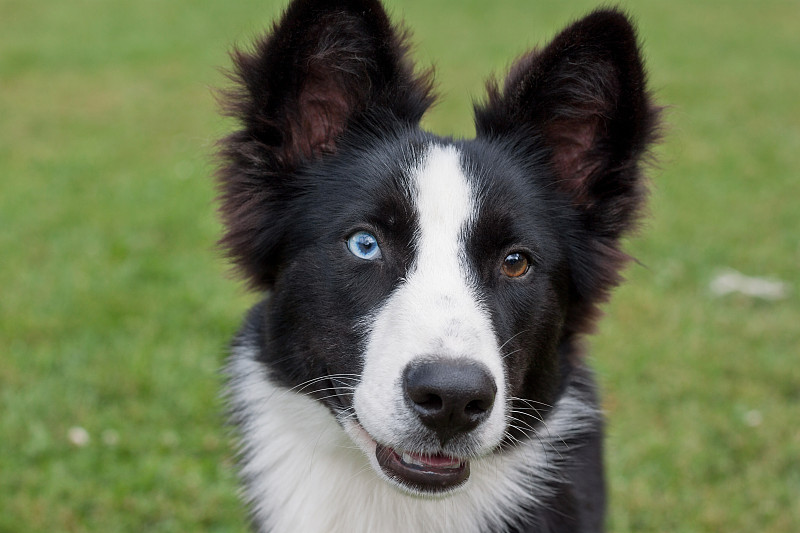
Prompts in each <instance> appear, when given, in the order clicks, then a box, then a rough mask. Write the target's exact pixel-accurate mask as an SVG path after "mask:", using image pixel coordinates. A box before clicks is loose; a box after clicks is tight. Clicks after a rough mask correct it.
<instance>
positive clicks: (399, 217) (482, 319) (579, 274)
mask: <svg viewBox="0 0 800 533" xmlns="http://www.w3.org/2000/svg"><path fill="white" fill-rule="evenodd" d="M334 4H335V3H331V2H313V1H302V0H298V1H295V2H294V3H292V4H291V5H290V6H289V8H288V10H287V12H286V14H285V15H284V18H283V20H282V21H281V22H280V23H279V24H278V25H277V26H276V29H275V31H274V33H273V34H272V35H270V36H269V37H267V38H265V39H264V40H263V41H262V42H261V43H259V45H258V48H257V50H256V51H255V52H254V53H252V54H244V53H238V54H237V56H236V62H237V69H238V71H237V72H238V77H239V79H240V81H241V84H242V85H241V88H240V89H239V91H237V92H234V93H233V94H232V96H231V100H230V102H231V110H232V112H233V113H234V114H235V115H236V116H238V117H239V118H240V120H241V121H242V125H243V128H242V129H241V130H240V131H237V132H236V133H234V134H233V135H231V136H230V137H229V138H228V139H226V141H225V143H224V145H223V146H224V148H223V155H224V156H225V158H226V160H227V165H226V166H225V167H224V168H223V169H222V171H221V185H222V190H223V208H222V213H223V217H224V219H225V221H226V223H227V226H228V233H227V234H226V236H225V238H224V240H223V243H224V244H225V245H226V246H227V247H228V249H229V250H230V252H231V255H232V256H233V258H234V259H235V260H236V261H237V263H238V265H239V266H240V267H241V269H242V271H243V272H244V273H245V274H246V275H247V277H248V278H249V280H250V281H251V283H252V284H253V285H254V286H255V287H258V288H261V289H268V290H270V291H271V292H272V303H271V306H270V313H269V316H268V317H267V322H268V323H267V324H265V326H266V328H267V330H268V340H267V344H268V345H267V346H264V347H263V348H264V353H265V354H267V355H265V358H266V359H268V362H269V369H270V371H271V376H272V378H273V379H275V380H277V381H279V382H280V383H282V384H284V385H286V386H287V387H290V388H291V387H294V388H296V390H297V391H298V392H301V393H306V394H309V395H312V396H313V397H315V398H316V399H317V400H318V401H320V402H323V403H324V404H325V405H327V406H328V407H329V409H330V411H331V413H332V416H335V417H336V418H337V420H338V421H339V423H340V424H341V426H342V427H343V428H344V429H345V430H346V431H347V433H348V434H349V435H350V436H351V437H352V439H353V440H354V441H355V442H356V443H357V444H358V445H359V447H361V448H362V450H364V452H365V453H366V454H367V456H368V457H369V460H370V462H371V464H372V465H373V467H374V469H375V471H376V472H378V473H379V474H380V475H381V476H382V477H384V478H385V479H387V480H389V481H390V482H391V483H395V484H397V485H398V486H400V487H402V488H403V489H405V490H408V491H411V492H413V493H423V494H446V493H448V492H450V491H453V490H456V489H457V488H458V487H461V486H463V485H464V484H465V483H467V482H468V479H469V473H470V470H469V462H470V460H471V459H474V458H476V457H480V456H484V455H487V454H491V453H494V452H495V451H497V450H499V449H502V448H503V447H504V446H513V445H514V443H516V442H519V441H520V440H521V439H529V438H536V437H537V432H538V431H546V429H544V430H543V429H542V428H543V427H545V424H546V419H547V415H548V413H549V411H550V409H551V408H552V406H553V405H554V404H555V403H556V401H557V400H558V396H559V394H560V393H561V392H563V384H564V380H565V379H566V376H567V375H568V374H569V372H570V371H571V368H572V367H573V365H574V364H575V363H576V361H575V360H574V357H575V353H574V341H575V338H576V336H578V335H579V334H581V333H583V332H585V331H586V329H587V328H588V326H589V325H590V322H591V319H592V316H593V314H594V311H595V306H596V304H597V303H599V302H600V301H602V300H603V299H604V298H605V296H606V294H607V291H608V290H609V289H610V288H611V287H612V286H613V285H614V284H615V283H616V282H617V272H618V269H619V268H620V266H621V265H622V263H623V262H624V259H625V256H624V254H622V253H621V252H620V251H619V249H618V247H617V243H618V240H619V238H620V236H621V235H622V234H623V233H624V232H625V231H626V230H627V229H628V228H629V227H630V225H631V223H632V220H633V219H634V216H635V214H636V211H637V209H638V207H639V204H640V202H641V199H642V195H643V193H642V188H641V185H640V183H639V181H640V180H639V171H638V163H639V159H640V157H641V156H642V153H643V152H644V150H645V148H646V145H647V143H648V141H649V140H650V138H651V137H652V131H653V127H654V124H655V115H656V113H655V111H654V110H653V108H652V106H651V105H650V104H649V102H648V99H647V96H646V94H645V93H644V74H643V71H642V66H641V62H640V60H639V55H638V50H637V46H636V39H635V35H634V33H633V30H632V29H631V27H630V25H629V23H628V22H627V20H626V19H625V18H624V17H623V16H622V15H620V14H619V13H616V12H611V11H607V12H596V13H594V14H592V15H590V16H589V17H587V18H585V19H584V20H582V21H579V22H577V23H575V24H574V25H573V26H571V27H570V28H568V29H567V30H565V31H564V32H563V33H562V34H561V35H559V36H558V37H556V39H555V40H554V42H553V43H552V44H551V45H550V46H549V47H547V48H545V49H543V50H542V51H540V52H537V53H530V54H528V55H526V56H524V57H522V58H521V59H520V60H519V61H518V62H517V63H516V64H515V65H514V67H512V70H511V72H510V74H509V76H508V78H507V79H506V80H505V83H504V86H503V88H502V89H500V88H498V87H497V86H496V85H494V84H490V86H489V96H488V99H487V102H486V103H485V104H483V105H480V106H478V107H477V108H476V127H477V138H476V139H474V140H471V141H454V140H450V139H442V138H438V137H435V136H433V135H430V134H427V133H425V132H422V131H421V130H420V129H419V126H418V122H419V119H420V118H421V116H422V114H423V113H424V111H425V109H426V108H427V107H428V106H429V105H430V103H431V101H432V98H431V96H430V82H429V79H428V78H427V77H425V76H419V75H416V74H414V73H413V70H412V68H411V66H410V64H409V63H408V61H407V58H406V56H405V51H406V46H405V45H404V43H403V42H402V41H401V39H400V37H399V36H398V33H397V32H396V30H395V29H394V28H393V27H392V26H391V24H390V23H389V21H388V19H387V17H386V14H385V13H384V12H383V10H382V8H381V7H380V6H379V5H378V4H377V3H376V2H371V1H363V2H343V3H342V4H341V5H338V6H337V5H334Z"/></svg>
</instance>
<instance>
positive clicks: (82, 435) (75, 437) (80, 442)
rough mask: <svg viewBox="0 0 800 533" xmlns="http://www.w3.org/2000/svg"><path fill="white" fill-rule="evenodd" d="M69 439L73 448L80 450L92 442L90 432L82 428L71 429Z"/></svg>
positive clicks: (68, 432) (68, 434) (68, 433)
mask: <svg viewBox="0 0 800 533" xmlns="http://www.w3.org/2000/svg"><path fill="white" fill-rule="evenodd" d="M67 439H69V442H70V443H71V444H72V445H73V446H77V447H78V448H83V447H84V446H86V445H88V444H89V442H90V441H91V440H92V438H91V436H89V432H88V431H86V430H85V429H83V428H82V427H80V426H75V427H71V428H69V431H67Z"/></svg>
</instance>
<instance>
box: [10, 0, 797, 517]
mask: <svg viewBox="0 0 800 533" xmlns="http://www.w3.org/2000/svg"><path fill="white" fill-rule="evenodd" d="M389 5H390V6H391V9H392V11H393V12H394V15H395V17H396V18H404V19H405V20H406V23H407V25H408V26H409V27H410V28H411V29H412V30H413V33H414V36H415V39H414V40H415V42H416V44H417V48H416V56H417V58H418V60H419V62H420V63H421V64H422V65H425V66H427V65H429V64H431V63H436V65H437V73H438V74H437V78H438V81H439V87H440V90H441V93H442V96H443V97H442V99H441V103H440V104H439V105H438V107H436V108H435V109H434V110H433V112H432V113H430V115H429V117H428V118H427V119H426V126H427V127H429V128H431V129H432V130H434V131H436V132H437V133H455V134H458V135H471V134H472V132H473V130H472V123H471V116H470V108H469V103H470V100H471V99H472V98H480V97H481V95H482V86H483V85H482V84H483V80H484V79H485V77H486V76H487V75H488V74H489V73H490V72H502V71H503V69H504V68H505V67H507V66H508V64H509V62H510V60H511V59H512V58H513V57H514V56H515V55H517V54H519V53H521V52H522V51H524V50H525V49H526V48H527V47H530V46H533V45H535V44H537V43H543V42H544V41H545V40H546V39H547V38H549V37H550V36H552V34H553V33H554V32H555V31H556V30H557V29H558V28H560V27H562V26H563V25H564V24H565V23H567V22H568V21H569V20H571V19H573V18H575V17H577V16H579V15H581V14H583V13H585V12H587V11H588V10H590V9H591V8H592V7H594V6H595V5H596V3H595V2H588V1H575V2H546V1H542V2H531V1H524V0H498V1H495V2H484V1H477V0H437V1H436V2H430V1H427V0H393V1H391V2H390V3H389ZM622 5H623V6H626V7H627V8H628V9H629V10H630V11H631V13H632V14H633V15H634V16H635V18H636V19H637V20H638V22H639V28H640V32H641V36H642V39H643V41H644V44H645V50H646V55H647V62H648V66H649V70H650V73H651V76H650V78H651V84H652V88H653V89H654V91H655V93H656V95H657V97H658V99H659V100H660V101H661V102H662V103H664V104H667V105H669V106H670V109H669V110H668V112H667V119H668V122H669V127H668V129H667V137H666V140H665V142H664V143H663V144H662V145H661V147H660V148H659V150H658V156H659V159H660V162H661V164H660V168H659V169H656V170H655V171H654V172H653V173H652V177H653V187H654V188H653V195H652V203H651V219H650V220H649V221H648V223H647V224H646V226H645V229H644V231H643V233H642V235H641V236H640V237H638V238H636V239H633V240H632V241H631V243H630V249H631V250H632V251H633V252H634V254H635V255H636V256H637V258H638V259H639V260H640V261H641V264H638V265H634V266H632V267H631V268H630V269H629V271H628V278H629V282H628V283H627V284H626V285H625V286H624V287H622V288H621V289H620V290H619V291H618V292H617V294H616V296H615V299H614V300H613V302H612V303H611V304H610V305H609V306H608V307H607V311H608V316H607V317H606V319H605V321H604V322H603V323H602V325H601V328H600V333H599V335H597V336H596V337H594V338H593V340H592V343H591V344H592V354H593V362H594V365H595V367H596V368H597V370H598V373H599V376H600V379H601V383H602V388H603V390H604V395H605V407H606V409H607V412H608V416H609V435H608V440H607V456H608V471H609V482H610V486H611V496H612V501H611V512H610V519H609V525H610V530H611V531H630V532H645V531H647V532H665V531H671V532H674V531H708V532H711V531H728V532H752V531H770V532H785V533H790V532H791V533H794V532H796V531H799V530H800V405H799V403H800V369H799V368H798V366H799V365H798V355H800V333H799V331H800V296H799V295H798V293H799V292H800V290H798V289H800V286H799V285H800V276H799V275H798V267H800V180H799V179H798V169H800V97H798V95H800V32H798V21H800V3H798V2H792V1H780V0H764V1H761V2H750V1H744V0H741V1H731V2H724V3H723V2H689V1H686V0H676V1H673V2H656V1H639V2H635V3H634V2H623V3H622ZM281 7H282V2H276V1H274V0H268V1H263V0H262V1H254V0H237V1H236V2H228V1H223V0H207V1H205V2H202V3H197V2H190V1H189V0H172V1H169V2H161V1H156V0H136V1H132V0H116V1H113V2H112V1H110V0H109V1H103V0H72V1H70V2H63V1H59V0H36V1H35V2H31V1H29V0H0V287H2V293H1V294H0V532H3V533H5V532H23V531H24V532H39V531H41V532H44V531H67V532H78V531H105V532H115V531H132V532H133V531H154V532H158V531H164V532H167V531H169V532H171V531H218V532H222V531H244V530H245V518H244V517H245V513H244V512H243V510H242V508H241V507H240V504H239V503H238V501H237V498H236V484H235V479H234V475H233V472H232V467H231V462H232V460H231V448H230V445H229V442H228V437H227V435H226V432H225V430H224V429H223V425H222V419H221V416H220V411H221V404H220V401H219V400H218V389H219V381H220V379H219V376H218V374H217V369H218V367H219V366H220V363H221V361H222V359H223V357H224V354H225V349H226V344H227V342H228V339H229V337H230V336H231V335H232V333H233V332H234V331H235V330H236V328H237V325H238V323H239V321H240V319H241V317H242V314H243V313H244V311H245V309H246V308H247V306H248V305H249V304H250V303H251V302H253V301H254V298H255V297H254V296H252V295H248V294H246V293H245V291H244V290H243V289H242V287H241V286H240V285H239V284H238V283H237V282H236V281H234V280H232V279H230V278H229V277H226V272H227V268H226V265H225V261H224V260H223V259H221V258H220V257H219V256H218V254H217V253H216V252H215V250H214V241H215V239H216V238H217V236H218V235H219V232H220V227H219V224H218V221H217V220H216V218H215V214H214V209H215V205H214V199H213V198H214V194H215V193H214V189H213V182H212V179H211V177H210V175H211V173H212V169H213V161H212V154H213V150H214V148H213V143H214V141H215V140H216V139H217V138H219V137H220V136H221V135H222V134H223V133H224V132H226V131H228V130H229V129H230V128H231V127H232V125H231V123H230V122H228V121H226V120H224V119H222V118H220V117H219V116H218V113H217V108H216V104H215V102H214V98H213V96H212V90H211V88H213V87H220V86H224V85H225V84H226V81H225V79H224V76H223V75H222V74H221V73H220V72H219V70H218V67H221V66H222V67H224V66H228V65H229V61H228V59H227V56H226V52H227V51H228V50H229V49H230V48H231V46H232V45H233V44H235V43H240V44H246V43H248V42H249V41H250V40H251V39H252V38H253V37H254V36H255V35H257V34H258V33H259V32H260V31H261V30H262V29H263V28H265V27H266V25H267V24H268V23H269V22H270V21H271V19H272V18H273V17H274V16H275V15H276V14H277V13H279V11H280V9H281ZM723 268H735V269H737V270H739V271H741V272H743V273H746V274H748V275H752V276H767V277H775V278H778V279H781V280H784V281H786V282H789V283H791V284H792V285H793V288H794V290H793V291H792V292H791V293H790V294H789V296H788V297H787V298H785V299H783V300H779V301H766V300H760V299H756V298H750V297H745V296H741V295H730V296H726V297H715V296H713V295H712V294H711V292H710V291H709V288H708V287H709V283H710V282H711V280H712V279H713V278H714V276H715V275H716V273H717V272H718V271H719V270H720V269H723Z"/></svg>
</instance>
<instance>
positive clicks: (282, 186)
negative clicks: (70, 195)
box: [219, 0, 433, 289]
mask: <svg viewBox="0 0 800 533" xmlns="http://www.w3.org/2000/svg"><path fill="white" fill-rule="evenodd" d="M404 37H405V35H404V33H403V32H402V31H399V30H397V29H396V28H395V27H394V26H393V25H392V24H391V22H390V21H389V18H388V16H387V14H386V12H385V11H384V10H383V8H382V7H381V5H380V3H379V2H378V1H376V0H340V1H331V0H328V1H324V0H295V1H294V2H292V3H291V4H290V5H289V6H288V8H287V10H286V12H285V13H284V15H283V17H282V18H281V20H280V21H279V22H278V23H276V24H275V26H274V28H273V31H272V33H270V34H268V35H267V36H265V37H264V38H263V39H261V40H260V41H259V42H257V43H256V45H255V47H254V51H252V52H244V51H241V50H236V51H235V52H234V53H233V60H234V64H235V71H234V73H233V75H232V78H233V80H234V81H235V82H236V84H237V86H236V87H235V88H234V89H233V90H231V91H228V92H227V93H225V95H224V101H223V103H224V105H225V108H226V110H227V111H228V113H229V114H230V115H232V116H234V117H235V118H237V119H238V121H239V122H240V124H241V129H239V130H238V131H236V132H234V133H233V134H232V135H230V136H228V137H227V138H225V139H223V140H222V141H221V147H222V149H221V156H222V158H223V160H224V164H223V167H222V168H221V170H220V172H219V182H220V189H221V192H222V194H221V200H222V206H221V209H220V211H221V214H222V218H223V221H224V222H225V224H226V227H227V232H226V234H225V236H224V237H223V239H222V240H221V245H222V246H223V247H224V248H226V249H227V250H228V252H229V254H230V255H231V257H232V258H233V260H234V261H235V263H236V264H237V265H238V267H239V269H240V270H241V271H242V272H243V273H244V274H245V275H246V276H247V277H248V278H249V280H250V282H251V285H252V286H253V287H256V288H262V289H264V288H269V287H270V286H271V284H272V282H273V280H274V276H275V265H276V264H277V262H278V261H279V258H278V254H279V253H280V249H281V239H282V238H283V231H282V226H283V224H284V222H283V221H282V219H283V218H285V217H283V216H282V215H283V212H282V209H281V204H282V203H285V200H286V199H287V197H290V196H291V181H292V175H293V173H294V172H296V171H297V170H298V169H299V168H301V167H302V166H304V165H307V164H309V163H310V162H312V161H314V160H315V159H317V158H319V157H322V156H324V155H325V154H329V153H332V152H335V151H336V150H337V143H338V141H339V140H340V138H341V136H342V135H343V134H344V133H345V132H346V131H347V130H348V128H351V127H354V126H355V125H357V124H358V123H359V122H360V121H361V122H365V123H367V124H368V123H375V122H376V121H379V122H380V123H381V124H385V125H386V127H391V125H393V124H395V125H397V124H416V123H417V122H418V121H419V120H420V118H421V117H422V115H423V113H424V112H425V110H426V109H427V108H428V107H429V106H430V105H431V103H432V101H433V97H432V95H431V81H430V76H428V75H427V74H423V75H416V74H415V73H414V68H413V65H412V64H411V62H410V61H409V60H408V58H407V51H408V46H407V45H406V43H405V40H404ZM370 117H371V118H372V119H371V120H369V119H370ZM376 117H379V120H378V119H376Z"/></svg>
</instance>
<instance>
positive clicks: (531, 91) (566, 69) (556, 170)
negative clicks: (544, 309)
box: [476, 10, 659, 333]
mask: <svg viewBox="0 0 800 533" xmlns="http://www.w3.org/2000/svg"><path fill="white" fill-rule="evenodd" d="M658 114H659V110H658V108H656V107H655V106H654V105H653V104H652V103H651V101H650V98H649V95H648V93H647V90H646V87H645V72H644V68H643V66H642V60H641V57H640V54H639V48H638V45H637V39H636V32H635V30H634V28H633V26H632V25H631V23H630V22H629V21H628V19H627V18H626V17H625V15H623V14H622V13H620V12H619V11H616V10H600V11H595V12H594V13H592V14H590V15H588V16H587V17H585V18H584V19H581V20H579V21H578V22H575V23H574V24H572V25H571V26H569V27H567V28H566V29H565V30H564V31H562V32H561V33H560V34H558V35H557V36H556V37H555V38H554V39H553V41H552V42H551V43H550V44H549V45H548V46H547V47H545V48H544V49H542V50H534V51H532V52H530V53H528V54H526V55H525V56H523V57H522V58H521V59H519V60H518V61H517V62H516V63H515V64H514V65H513V66H512V68H511V70H510V72H509V74H508V76H507V78H506V80H505V82H504V84H503V87H502V90H501V89H500V88H499V87H498V86H497V84H496V83H495V82H490V83H489V85H488V100H487V102H486V103H485V104H484V105H482V106H477V107H476V129H477V133H478V135H479V136H483V137H488V138H507V139H511V142H513V143H514V145H515V146H518V147H520V149H521V150H527V151H528V152H529V153H530V154H531V155H532V160H541V157H542V156H544V157H546V158H547V159H548V162H549V165H550V170H551V172H550V176H549V177H547V178H544V179H549V180H550V182H549V183H548V184H547V185H548V186H549V187H551V188H553V189H556V190H560V191H561V193H562V194H563V195H564V197H565V198H566V199H567V200H568V201H569V202H570V203H571V204H572V206H573V207H574V208H575V209H576V212H577V213H578V214H579V218H580V222H581V227H580V228H578V229H577V230H575V231H577V233H574V232H571V233H570V234H569V235H565V236H564V238H565V241H567V242H568V245H569V255H570V264H571V279H572V286H573V288H574V301H573V305H572V306H571V309H570V314H569V316H568V317H567V319H566V325H565V328H566V330H567V332H572V333H580V332H585V331H586V330H587V329H589V328H590V326H591V323H592V320H593V318H594V317H595V316H596V314H597V307H596V305H597V303H599V302H601V301H603V300H605V299H606V298H607V296H608V291H609V289H610V288H612V287H613V286H614V285H616V284H617V283H618V282H619V281H620V275H619V271H620V269H621V267H622V266H623V264H624V263H625V262H626V261H627V260H628V256H627V255H626V254H624V253H623V252H622V251H621V250H620V249H619V238H620V236H622V235H623V234H624V233H625V232H626V231H628V230H630V229H631V227H632V226H633V224H634V222H635V219H636V215H637V214H638V211H639V210H640V208H641V206H642V204H643V203H644V197H645V194H646V188H645V186H644V184H643V183H642V176H641V169H640V167H641V162H642V161H641V160H642V158H643V156H644V154H645V153H646V150H647V148H648V145H649V144H650V143H651V142H652V141H653V140H654V138H655V137H656V132H657V127H658ZM537 179H543V177H542V176H538V177H537Z"/></svg>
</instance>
